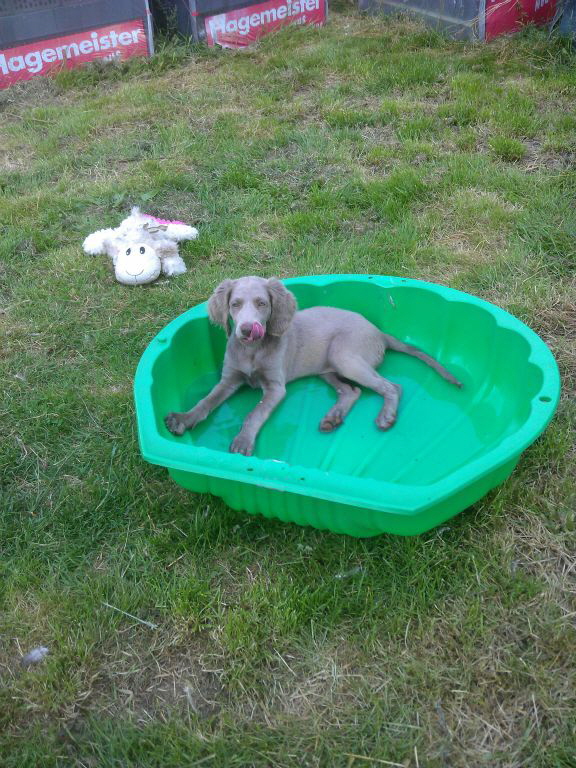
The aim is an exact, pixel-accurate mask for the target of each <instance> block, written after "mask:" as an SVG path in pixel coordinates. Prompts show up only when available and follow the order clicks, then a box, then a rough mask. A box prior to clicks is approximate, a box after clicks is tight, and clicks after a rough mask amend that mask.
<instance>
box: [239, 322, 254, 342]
mask: <svg viewBox="0 0 576 768" xmlns="http://www.w3.org/2000/svg"><path fill="white" fill-rule="evenodd" d="M240 333H241V334H242V336H244V338H245V339H247V338H248V336H250V334H251V333H252V323H242V325H241V326H240Z"/></svg>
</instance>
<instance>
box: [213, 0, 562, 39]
mask: <svg viewBox="0 0 576 768" xmlns="http://www.w3.org/2000/svg"><path fill="white" fill-rule="evenodd" d="M537 1H538V0H537ZM544 2H547V0H544ZM319 8H320V0H294V2H293V1H292V0H287V2H286V3H285V4H283V5H279V6H278V7H277V8H267V9H265V10H263V11H260V12H259V13H252V14H250V15H247V16H240V18H238V19H227V18H226V14H225V13H222V14H220V15H219V16H213V17H212V18H211V19H210V20H209V21H208V24H209V25H210V33H211V35H212V37H213V38H217V36H218V33H219V32H220V33H223V34H233V33H234V32H238V33H239V34H240V35H248V34H249V33H250V30H251V29H255V28H257V27H261V26H264V25H265V24H273V23H274V22H276V21H278V20H281V19H289V18H291V17H292V16H297V15H298V14H300V13H302V11H317V10H318V9H319Z"/></svg>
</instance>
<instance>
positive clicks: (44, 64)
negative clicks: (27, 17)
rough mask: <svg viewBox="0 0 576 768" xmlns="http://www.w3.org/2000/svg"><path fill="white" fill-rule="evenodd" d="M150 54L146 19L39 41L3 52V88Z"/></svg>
mask: <svg viewBox="0 0 576 768" xmlns="http://www.w3.org/2000/svg"><path fill="white" fill-rule="evenodd" d="M147 55H148V40H147V37H146V31H145V28H144V20H143V19H135V20H134V21H125V22H120V23H118V24H111V25H110V26H107V27H98V28H97V29H90V30H85V31H84V32H78V33H77V34H75V35H66V36H65V37H53V38H51V39H48V40H37V41H36V42H34V43H28V44H27V45H19V46H17V47H16V48H9V49H7V50H3V51H0V88H7V87H8V86H9V85H12V84H13V83H16V82H19V81H22V80H30V78H32V77H35V76H36V75H46V74H47V73H48V72H51V71H54V70H57V69H62V68H63V67H66V68H68V69H71V68H72V67H76V66H78V64H83V63H85V62H88V61H94V60H95V59H105V60H108V61H110V60H114V59H128V58H130V57H131V56H147Z"/></svg>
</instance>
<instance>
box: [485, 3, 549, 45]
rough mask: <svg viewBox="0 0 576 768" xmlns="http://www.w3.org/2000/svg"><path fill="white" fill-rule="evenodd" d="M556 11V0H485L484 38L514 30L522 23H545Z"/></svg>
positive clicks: (489, 38)
mask: <svg viewBox="0 0 576 768" xmlns="http://www.w3.org/2000/svg"><path fill="white" fill-rule="evenodd" d="M555 12H556V0H486V38H485V39H486V40H492V38H494V37H497V36H498V35H503V34H506V33H509V32H515V31H516V30H518V29H519V28H520V27H521V26H522V25H523V24H526V23H528V22H531V23H533V24H546V22H548V21H551V19H552V17H553V16H554V14H555Z"/></svg>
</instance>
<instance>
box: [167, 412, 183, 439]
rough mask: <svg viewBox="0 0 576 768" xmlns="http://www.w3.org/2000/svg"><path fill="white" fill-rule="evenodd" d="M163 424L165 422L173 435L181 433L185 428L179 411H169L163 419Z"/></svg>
mask: <svg viewBox="0 0 576 768" xmlns="http://www.w3.org/2000/svg"><path fill="white" fill-rule="evenodd" d="M164 424H166V426H167V428H168V429H169V430H170V432H172V434H173V435H183V434H184V432H186V429H187V427H186V423H185V422H184V420H183V418H182V414H181V413H174V412H171V413H169V414H168V416H166V418H165V419H164Z"/></svg>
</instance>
